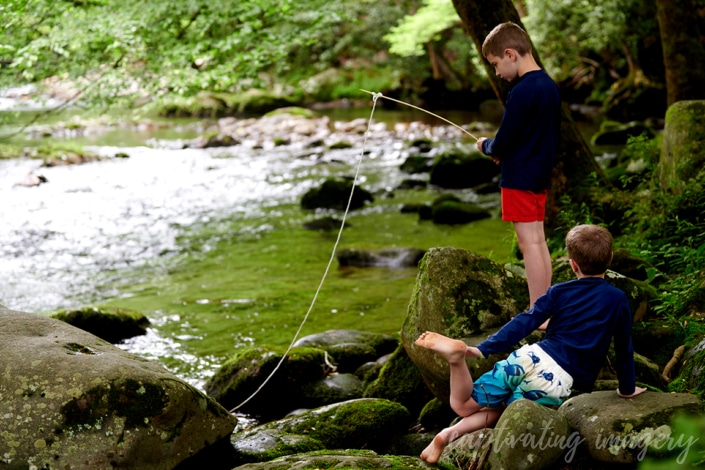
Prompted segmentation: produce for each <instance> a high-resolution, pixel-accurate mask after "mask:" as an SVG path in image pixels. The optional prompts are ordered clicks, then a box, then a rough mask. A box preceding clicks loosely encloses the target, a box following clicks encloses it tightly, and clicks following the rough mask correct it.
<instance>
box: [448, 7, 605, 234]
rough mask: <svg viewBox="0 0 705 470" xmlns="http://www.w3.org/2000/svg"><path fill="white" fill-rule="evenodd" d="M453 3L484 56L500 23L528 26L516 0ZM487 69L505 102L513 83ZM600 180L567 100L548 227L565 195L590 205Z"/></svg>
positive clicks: (553, 224)
mask: <svg viewBox="0 0 705 470" xmlns="http://www.w3.org/2000/svg"><path fill="white" fill-rule="evenodd" d="M453 5H454V6H455V9H456V11H457V12H458V15H459V16H460V19H461V20H462V22H463V25H464V27H465V32H466V33H467V34H468V35H469V36H470V37H471V38H472V39H473V42H474V43H475V46H476V47H477V50H478V52H480V55H482V42H483V41H484V39H485V37H486V36H487V34H489V32H490V31H492V29H493V28H494V27H495V26H497V25H498V24H499V23H504V22H505V21H512V22H514V23H516V24H518V25H519V26H521V27H522V28H524V25H523V24H522V22H521V19H520V18H519V13H518V12H517V10H516V8H515V7H514V4H513V2H512V0H495V1H492V2H488V1H483V0H453ZM533 55H534V58H535V59H536V62H537V63H538V64H539V66H541V67H543V65H542V64H541V59H540V57H539V54H538V52H537V51H536V49H535V48H533ZM485 69H486V70H487V76H488V77H489V78H490V83H491V85H492V89H493V90H494V92H495V94H496V95H497V98H498V99H499V100H500V101H502V103H505V102H506V100H507V95H508V93H509V90H510V89H511V86H510V85H509V83H507V82H506V81H504V80H502V79H501V78H499V77H497V76H496V74H495V72H494V69H493V68H492V66H491V65H490V64H489V63H488V62H487V61H485ZM596 183H600V184H604V185H608V184H609V183H608V182H607V180H606V179H605V177H604V174H603V172H602V170H601V169H600V167H599V166H598V165H597V162H596V161H595V157H594V155H593V154H592V151H591V150H590V148H589V147H588V145H587V143H586V142H585V139H584V138H583V136H582V134H580V131H579V130H578V128H577V127H576V125H575V122H574V121H573V118H572V116H571V113H570V110H569V109H568V106H567V104H565V103H564V104H563V108H562V122H561V138H560V143H559V148H558V154H557V155H556V166H555V167H554V170H553V178H552V182H551V190H550V191H549V198H548V201H547V202H546V229H547V230H548V231H549V232H551V231H552V229H553V228H555V227H557V226H558V224H559V220H558V215H559V201H560V199H561V197H562V196H564V195H567V196H569V197H570V199H571V201H573V202H574V203H581V202H586V203H588V204H590V202H591V201H592V199H593V194H594V192H593V190H594V184H596Z"/></svg>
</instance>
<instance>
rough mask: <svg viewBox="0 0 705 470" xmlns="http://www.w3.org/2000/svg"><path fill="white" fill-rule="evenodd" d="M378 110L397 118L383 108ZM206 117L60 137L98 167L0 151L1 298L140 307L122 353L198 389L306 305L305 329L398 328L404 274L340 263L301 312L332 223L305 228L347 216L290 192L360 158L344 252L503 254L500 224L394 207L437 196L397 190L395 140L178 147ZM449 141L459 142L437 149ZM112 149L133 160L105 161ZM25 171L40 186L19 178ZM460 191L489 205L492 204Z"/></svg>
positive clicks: (38, 307) (273, 336)
mask: <svg viewBox="0 0 705 470" xmlns="http://www.w3.org/2000/svg"><path fill="white" fill-rule="evenodd" d="M363 111H364V112H365V114H364V115H366V116H368V115H369V113H368V110H363ZM357 114H358V115H357V116H356V117H360V114H361V113H360V112H358V113H357ZM376 118H377V119H379V120H380V121H383V120H386V121H388V122H396V123H398V122H399V121H400V120H401V119H406V118H402V117H401V115H399V114H396V115H395V114H394V113H384V112H382V111H380V112H379V113H378V114H377V115H376ZM416 118H418V115H416ZM204 126H205V124H204V123H203V122H200V121H191V122H188V123H186V124H184V123H178V125H177V124H175V123H167V124H165V125H164V126H161V127H159V128H148V129H145V128H144V127H143V126H142V127H122V128H119V129H113V130H111V131H110V132H107V133H102V134H96V135H92V136H86V135H78V136H74V137H72V136H68V137H65V138H64V140H75V141H77V142H79V143H82V144H88V145H90V147H88V148H89V149H90V150H92V151H94V152H96V153H98V154H100V155H102V156H104V157H106V159H105V160H102V161H99V162H93V163H86V164H81V165H67V166H56V167H50V168H48V167H42V166H41V161H38V160H33V159H11V160H0V201H1V202H2V203H1V204H0V260H1V262H0V304H2V305H4V306H6V307H8V308H11V309H15V310H20V311H27V312H37V313H43V314H49V313H51V312H54V311H57V310H59V309H66V308H73V307H79V306H84V305H114V306H121V307H125V308H134V309H137V310H140V311H142V312H143V313H145V314H146V315H147V316H148V318H149V319H150V321H151V322H152V327H151V328H150V329H149V330H148V334H147V335H145V336H141V337H137V338H133V339H131V340H128V341H126V342H125V343H124V344H121V345H120V347H122V348H125V349H127V350H129V351H132V352H134V353H137V354H140V355H143V356H145V357H148V358H150V359H154V360H157V361H160V362H161V363H163V364H164V365H165V366H167V367H168V368H169V369H170V370H172V371H173V372H175V373H176V374H177V375H179V376H181V377H182V378H184V379H186V380H188V381H190V382H191V383H193V384H194V385H196V386H199V387H201V386H202V385H203V381H204V380H206V379H207V378H208V376H210V375H211V374H212V373H213V372H214V371H215V370H216V369H217V368H218V366H219V364H220V363H222V361H223V360H225V359H227V358H228V357H229V356H230V355H231V354H232V353H233V352H234V351H235V349H236V348H237V347H241V346H243V345H250V344H258V345H272V346H278V347H285V346H286V345H288V344H289V342H290V341H291V340H292V338H294V336H295V335H296V334H297V332H298V328H299V326H300V325H301V324H302V321H303V320H304V318H306V313H307V311H309V308H310V316H309V317H308V319H307V321H306V323H305V324H304V326H303V328H302V330H301V335H305V334H310V333H316V332H320V331H323V330H326V329H332V328H354V329H362V330H368V331H376V332H382V333H389V334H395V333H396V332H398V330H399V328H400V326H401V323H402V322H403V319H404V315H405V310H406V305H407V304H408V300H409V297H410V294H411V290H412V288H413V284H414V280H415V276H416V269H412V268H394V267H386V268H340V267H338V266H337V263H336V262H335V261H334V262H333V263H332V267H331V269H330V272H329V273H328V275H327V277H326V279H325V282H323V284H322V288H321V289H320V294H319V296H318V298H317V299H316V302H315V303H313V306H312V307H311V304H312V302H313V300H314V297H315V295H316V290H317V288H318V286H319V282H320V281H321V279H322V277H323V274H324V272H325V271H326V268H327V265H328V262H329V260H331V256H332V249H333V247H334V243H335V240H336V235H337V232H335V231H334V232H315V231H310V230H304V229H303V228H302V224H303V223H304V222H306V221H309V220H312V219H314V218H318V217H323V216H327V215H328V216H331V215H332V216H334V217H336V218H338V219H340V218H341V217H342V216H343V214H342V213H341V212H336V211H318V212H315V213H314V212H307V211H303V210H302V209H301V208H300V205H299V201H300V198H301V196H302V195H303V194H304V193H305V192H306V191H307V190H308V189H310V188H311V187H314V186H316V185H318V184H320V182H321V181H322V180H323V179H325V178H326V177H327V176H342V175H346V176H352V175H354V173H355V169H356V165H357V163H358V160H359V159H362V164H361V167H360V168H361V170H360V176H359V183H360V185H361V186H362V187H364V188H365V189H367V190H369V191H371V192H372V193H373V194H375V201H374V203H372V204H369V205H368V206H367V207H366V208H364V209H362V210H358V211H354V212H353V213H351V214H349V218H348V224H349V227H348V228H346V229H345V230H344V231H343V235H342V238H341V241H340V247H351V246H353V247H360V248H369V249H377V248H384V247H416V248H422V249H428V248H431V247H433V246H441V245H452V246H459V247H461V248H465V249H468V250H472V251H476V252H478V253H481V254H484V255H487V256H490V257H493V258H494V259H496V260H498V261H500V262H503V261H506V260H507V259H509V253H510V250H511V243H512V238H513V234H512V231H511V227H510V226H509V225H508V224H505V223H502V222H501V221H499V220H498V219H497V218H496V217H495V218H493V219H490V220H485V221H481V222H475V223H472V224H468V225H465V226H453V227H451V226H436V225H434V224H432V223H430V222H422V221H419V220H418V217H416V216H414V215H409V214H401V213H400V211H399V206H400V204H402V203H404V202H413V203H425V202H430V201H431V200H432V199H433V198H435V197H436V196H437V195H438V194H439V191H438V190H434V189H427V190H421V191H419V190H407V191H395V190H394V188H396V186H397V185H398V184H399V183H400V182H401V181H402V180H403V179H406V178H409V175H406V174H403V173H402V172H401V171H399V169H398V168H399V165H400V164H401V163H402V162H403V161H404V159H405V158H406V157H407V156H408V155H409V150H408V146H407V145H406V142H404V141H403V140H401V139H390V138H388V137H385V138H381V139H376V140H375V139H372V140H371V141H369V142H368V143H366V144H365V143H364V142H363V141H362V139H361V137H360V136H359V135H358V136H357V137H356V138H355V139H354V140H353V143H354V145H353V146H352V147H351V148H344V149H340V150H327V151H321V152H312V151H302V149H300V148H299V149H295V148H290V147H286V146H283V147H276V146H273V145H269V146H267V145H264V146H259V147H257V146H254V147H245V146H242V145H240V146H235V147H224V148H217V149H193V148H186V149H184V148H182V147H183V143H184V142H185V141H188V139H191V138H193V137H194V136H195V135H197V134H198V132H199V131H200V130H201V129H202V128H203V127H204ZM155 129H156V130H155ZM445 132H447V131H445ZM409 135H411V133H409ZM165 137H166V138H165ZM33 138H35V140H34V141H31V142H29V141H28V142H29V143H31V144H35V143H36V137H33ZM454 140H455V141H459V140H460V137H458V138H456V139H447V141H445V142H444V145H455V141H454ZM16 142H17V140H16ZM363 147H364V148H363ZM119 153H125V154H127V155H128V156H129V158H115V155H117V154H119ZM30 174H34V175H42V176H43V177H44V178H46V180H47V182H46V183H44V184H41V185H39V186H35V187H25V186H20V185H18V184H17V183H19V182H21V181H23V180H24V179H25V178H26V177H27V176H28V175H30ZM457 194H459V195H460V196H461V197H463V198H464V199H466V200H474V201H477V202H479V203H481V204H484V205H486V206H487V207H488V208H491V209H492V210H494V209H495V208H496V202H497V201H496V198H492V197H490V198H487V199H483V198H480V197H478V196H477V195H475V194H473V193H472V192H471V191H469V190H466V191H457Z"/></svg>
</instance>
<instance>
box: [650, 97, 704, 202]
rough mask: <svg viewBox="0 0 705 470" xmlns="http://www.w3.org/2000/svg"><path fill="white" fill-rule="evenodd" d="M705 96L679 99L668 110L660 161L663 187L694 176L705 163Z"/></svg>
mask: <svg viewBox="0 0 705 470" xmlns="http://www.w3.org/2000/svg"><path fill="white" fill-rule="evenodd" d="M703 116H705V100H690V101H687V100H686V101H678V102H676V103H673V105H671V106H670V107H669V108H668V111H667V112H666V125H665V127H664V130H663V145H662V146H661V158H660V162H659V167H660V180H661V187H662V188H664V189H669V188H671V187H673V186H674V185H675V186H676V187H678V186H679V183H680V182H682V181H687V180H688V179H689V178H694V177H695V176H696V175H697V174H698V172H700V171H702V169H703V164H705V122H704V121H703Z"/></svg>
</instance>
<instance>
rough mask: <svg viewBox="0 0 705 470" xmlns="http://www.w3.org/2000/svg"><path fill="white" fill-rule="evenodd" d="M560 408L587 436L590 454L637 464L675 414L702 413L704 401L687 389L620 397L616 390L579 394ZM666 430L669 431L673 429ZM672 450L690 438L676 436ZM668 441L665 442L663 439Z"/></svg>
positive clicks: (599, 457)
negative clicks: (687, 391) (678, 391)
mask: <svg viewBox="0 0 705 470" xmlns="http://www.w3.org/2000/svg"><path fill="white" fill-rule="evenodd" d="M558 411H559V412H560V413H561V414H563V415H564V416H565V417H566V418H567V419H568V422H569V423H570V425H571V427H572V428H573V429H575V430H576V431H578V432H579V433H580V435H581V436H582V437H583V439H584V440H585V444H586V445H587V447H588V450H589V453H590V456H591V457H592V458H593V459H594V460H597V461H598V462H605V463H608V464H634V463H636V462H638V461H639V460H642V459H643V458H644V456H645V453H646V452H648V449H647V448H645V445H648V444H649V442H650V441H652V440H654V439H656V437H655V433H656V432H657V430H658V434H659V435H661V434H663V433H664V428H663V427H664V426H666V427H668V426H669V425H670V422H671V419H672V418H673V416H674V415H675V414H678V413H687V414H692V415H699V414H702V413H703V402H702V401H701V400H700V399H699V398H698V397H696V396H695V395H691V394H688V393H658V392H645V393H643V394H641V395H638V396H636V397H635V398H631V399H624V398H620V397H619V396H618V395H617V393H616V392H615V391H603V392H593V393H585V394H582V395H578V396H576V397H573V398H570V399H569V400H568V401H566V402H565V403H563V405H561V407H560V408H559V409H558ZM666 434H670V431H669V432H667V433H666ZM673 437H674V440H673V441H672V442H671V450H674V449H675V447H681V448H680V449H678V450H677V452H680V451H682V450H683V446H684V445H685V443H686V442H687V441H688V440H689V438H693V437H695V438H698V439H699V438H701V436H700V435H698V436H680V437H681V443H680V445H679V444H678V439H679V436H673ZM664 444H665V442H664Z"/></svg>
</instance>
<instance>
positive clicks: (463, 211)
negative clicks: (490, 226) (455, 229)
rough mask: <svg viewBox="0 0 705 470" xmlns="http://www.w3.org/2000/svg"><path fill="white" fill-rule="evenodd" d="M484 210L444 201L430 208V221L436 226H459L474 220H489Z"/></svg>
mask: <svg viewBox="0 0 705 470" xmlns="http://www.w3.org/2000/svg"><path fill="white" fill-rule="evenodd" d="M491 216H492V215H491V214H490V213H489V211H487V210H486V209H483V208H482V207H480V206H478V205H477V204H473V203H470V202H463V201H453V200H444V201H442V202H439V203H436V202H434V204H433V205H432V207H431V220H433V222H434V223H436V224H446V225H461V224H468V223H470V222H474V221H476V220H482V219H489V218H490V217H491Z"/></svg>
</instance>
